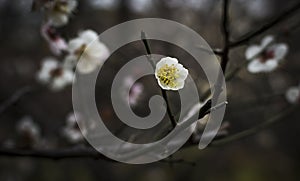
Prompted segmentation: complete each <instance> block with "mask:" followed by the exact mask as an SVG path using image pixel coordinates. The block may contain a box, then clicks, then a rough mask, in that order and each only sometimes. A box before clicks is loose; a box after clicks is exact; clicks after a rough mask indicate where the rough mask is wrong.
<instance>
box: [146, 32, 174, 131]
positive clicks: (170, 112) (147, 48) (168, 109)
mask: <svg viewBox="0 0 300 181" xmlns="http://www.w3.org/2000/svg"><path fill="white" fill-rule="evenodd" d="M141 39H142V41H143V44H144V46H145V48H146V51H147V58H148V60H149V62H150V63H151V65H152V67H153V69H155V65H154V62H153V60H152V59H151V48H150V45H149V42H148V40H147V38H146V34H145V32H143V31H142V32H141ZM160 90H161V93H162V96H163V98H164V100H165V101H166V107H167V113H168V116H169V118H170V120H171V124H172V126H173V128H175V127H176V125H177V123H176V120H175V117H174V115H173V114H172V111H171V105H170V101H169V100H168V95H167V91H166V90H164V89H162V88H160Z"/></svg>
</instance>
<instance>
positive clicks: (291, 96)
mask: <svg viewBox="0 0 300 181" xmlns="http://www.w3.org/2000/svg"><path fill="white" fill-rule="evenodd" d="M285 98H286V100H287V101H288V102H289V103H291V104H296V103H299V102H300V86H298V87H296V86H294V87H290V88H289V89H288V90H287V91H286V93H285Z"/></svg>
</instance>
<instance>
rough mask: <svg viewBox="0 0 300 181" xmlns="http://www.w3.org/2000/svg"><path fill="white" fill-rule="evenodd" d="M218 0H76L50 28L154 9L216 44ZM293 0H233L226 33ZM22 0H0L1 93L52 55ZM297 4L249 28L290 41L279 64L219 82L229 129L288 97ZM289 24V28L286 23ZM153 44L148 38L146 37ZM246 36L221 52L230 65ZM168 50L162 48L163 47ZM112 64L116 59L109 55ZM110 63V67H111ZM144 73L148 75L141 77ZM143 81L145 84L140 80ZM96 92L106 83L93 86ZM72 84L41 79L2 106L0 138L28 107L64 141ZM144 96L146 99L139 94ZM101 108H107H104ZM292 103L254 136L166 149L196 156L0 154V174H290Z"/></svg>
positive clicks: (45, 132)
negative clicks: (127, 158) (135, 161)
mask: <svg viewBox="0 0 300 181" xmlns="http://www.w3.org/2000/svg"><path fill="white" fill-rule="evenodd" d="M221 2H222V1H221V0H122V1H121V0H85V1H83V0H81V1H79V6H78V8H77V10H76V12H75V13H74V15H73V16H72V18H71V20H70V23H69V24H68V25H67V26H64V27H63V28H59V32H60V33H61V34H62V36H64V37H66V39H71V38H73V37H75V36H76V35H77V33H78V32H79V31H80V30H84V29H93V30H95V31H96V32H98V33H101V32H103V31H105V30H106V29H108V28H110V27H112V26H114V25H117V24H119V23H122V22H125V21H127V20H132V19H136V18H145V17H157V18H166V19H170V20H174V21H177V22H179V23H182V24H184V25H186V26H188V27H190V28H191V29H193V30H194V31H196V32H198V33H199V34H200V35H201V36H202V37H203V38H204V39H205V40H206V41H207V42H208V43H209V45H210V46H211V47H212V48H221V47H222V33H221V31H220V21H221V10H222V9H221V5H222V3H221ZM297 2H298V0H287V1H280V0H251V1H250V0H248V1H247V0H232V1H231V3H230V16H229V17H230V32H231V35H232V39H233V40H234V39H236V38H238V37H240V36H241V35H243V34H245V33H247V32H249V31H251V30H253V29H255V28H257V27H259V26H261V25H263V24H265V23H267V22H268V21H270V20H271V19H272V18H273V17H275V16H277V15H278V14H280V13H281V12H283V11H284V10H286V9H288V8H290V7H292V6H293V5H294V4H295V3H297ZM31 3H32V1H31V0H22V1H19V0H0V55H1V58H0V77H1V79H0V87H1V90H0V102H2V101H5V100H7V98H9V97H10V96H11V95H13V94H14V93H15V92H16V91H18V90H20V89H22V88H24V87H25V86H35V85H36V84H37V83H36V72H37V71H38V69H39V66H40V63H41V60H42V59H43V58H45V57H48V56H52V54H51V52H50V50H49V48H48V45H47V43H46V42H45V41H44V40H43V39H42V37H41V35H40V26H41V23H42V16H41V12H31ZM299 14H300V12H298V14H296V15H294V16H293V17H291V18H289V20H288V21H285V22H283V23H281V24H279V25H278V26H276V27H274V28H272V29H270V30H269V31H268V32H266V33H264V34H262V35H260V36H259V37H257V38H256V39H255V40H254V41H253V42H250V44H252V43H254V44H257V43H259V42H260V40H261V38H263V37H264V36H265V35H267V34H273V35H278V34H280V36H278V41H279V42H285V43H287V44H288V45H289V53H288V55H287V57H286V59H285V61H284V63H283V65H281V66H280V67H279V69H278V70H276V71H274V72H272V73H269V74H250V73H249V72H247V70H246V69H245V68H244V69H242V70H241V71H240V72H239V73H238V74H237V75H236V76H235V77H234V78H233V79H232V80H231V81H230V82H228V83H227V90H228V102H229V105H228V107H227V110H226V115H225V120H226V121H228V122H229V123H230V128H229V133H230V134H232V133H236V132H238V131H242V130H244V129H246V128H249V127H251V126H255V125H256V124H258V123H260V122H263V121H264V120H266V119H267V118H268V117H270V116H273V115H276V114H278V113H279V112H280V111H282V110H283V109H284V108H285V107H287V106H289V105H288V103H287V102H286V100H285V98H284V96H282V94H283V93H284V92H285V91H286V89H287V88H289V87H290V86H294V85H298V83H299V69H298V67H299V65H300V62H299V57H300V55H299V50H300V49H299V46H300V44H299V42H300V36H299V35H298V33H300V25H299V26H297V24H300V19H299ZM291 27H293V28H291ZM153 44H154V45H155V42H153ZM153 47H154V48H153V49H154V51H156V52H161V53H166V52H167V53H168V54H171V55H176V53H178V51H176V48H174V47H173V48H172V46H164V44H159V43H157V46H153ZM245 49H246V46H241V47H238V48H235V49H233V51H231V53H230V64H229V69H230V68H232V67H234V66H237V65H241V64H242V63H243V62H245V61H246V60H245V56H244V52H245ZM137 50H138V51H140V52H141V53H143V51H144V47H143V46H142V44H139V43H136V44H133V45H132V48H128V49H126V50H125V51H124V52H126V53H123V54H122V52H121V55H122V56H119V59H124V60H128V59H130V58H132V56H134V55H136V54H137V53H136V52H137ZM170 52H171V53H170ZM116 66H117V65H116ZM111 70H116V68H114V67H112V68H111ZM150 81H151V80H150ZM146 90H147V89H146ZM97 91H99V94H101V93H102V92H101V91H103V92H105V90H101V89H100V90H98V89H97ZM71 96H72V94H71V87H70V86H69V87H68V88H66V89H64V90H62V91H59V92H52V91H50V90H48V89H46V88H45V89H42V91H41V90H38V91H34V92H31V93H29V94H27V95H26V96H24V97H22V98H21V99H20V101H18V102H17V103H16V104H15V105H14V106H12V107H10V108H9V109H7V110H5V112H3V113H1V115H0V120H1V125H0V143H1V144H2V145H3V146H7V144H10V143H11V142H17V141H15V140H17V139H18V138H17V137H18V136H17V130H16V124H17V122H18V121H19V120H20V119H22V117H24V116H31V117H32V119H34V120H35V121H36V122H37V124H38V125H39V126H40V128H41V133H42V136H43V138H44V139H45V140H47V144H46V147H49V148H57V149H59V148H66V147H70V146H74V145H70V144H68V143H65V142H61V141H60V140H61V138H60V137H59V134H60V131H61V127H63V125H64V124H65V119H66V115H67V114H68V113H70V112H71V111H72V100H71ZM145 100H147V99H145ZM103 114H108V117H109V115H110V114H111V113H110V110H109V111H107V110H106V112H105V111H104V112H103ZM299 116H300V115H299V113H298V112H296V113H293V114H291V115H289V116H288V117H286V118H285V120H284V121H282V122H281V123H280V124H276V125H275V126H273V127H271V128H269V129H266V130H264V131H261V132H259V133H257V134H255V135H254V136H251V137H249V138H247V139H243V140H240V141H236V142H232V143H229V144H226V145H224V146H220V147H213V148H208V149H206V150H203V151H199V150H198V149H197V148H196V147H192V148H188V149H184V150H181V151H178V152H177V153H176V154H175V155H174V158H183V159H184V160H186V161H191V162H195V163H196V165H195V166H191V165H188V164H185V163H179V164H174V165H173V166H170V165H169V164H168V163H161V162H158V163H152V164H146V165H128V164H122V163H111V162H108V161H104V160H101V159H99V160H98V159H91V158H78V159H61V160H49V159H37V158H35V159H33V158H12V157H5V156H1V155H0V156H1V157H0V180H1V181H19V180H20V181H22V180H56V181H61V180H74V181H76V180H86V181H91V180H144V181H146V180H156V181H159V180H183V179H184V180H203V181H204V180H208V181H209V180H230V181H234V180H236V181H252V180H256V181H261V180H262V181H264V180H299V179H300V163H299V161H300V158H299V152H300V142H299V141H298V138H299V136H300V134H299V129H300V124H299V122H298V121H299Z"/></svg>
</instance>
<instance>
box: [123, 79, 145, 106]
mask: <svg viewBox="0 0 300 181" xmlns="http://www.w3.org/2000/svg"><path fill="white" fill-rule="evenodd" d="M133 81H134V80H133V78H132V77H130V76H129V77H126V78H125V80H124V84H123V89H122V90H126V89H128V88H130V90H129V95H126V91H124V92H122V97H123V98H124V99H125V101H127V100H128V99H129V104H130V105H131V106H136V105H137V103H138V101H139V99H140V97H141V95H142V93H143V91H144V86H143V84H142V83H134V82H133ZM130 86H131V87H130Z"/></svg>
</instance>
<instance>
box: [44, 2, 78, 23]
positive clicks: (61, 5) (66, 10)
mask: <svg viewBox="0 0 300 181" xmlns="http://www.w3.org/2000/svg"><path fill="white" fill-rule="evenodd" d="M44 7H45V9H46V13H47V19H48V23H50V24H51V25H53V26H57V27H59V26H63V25H65V24H67V23H68V21H69V16H70V15H71V14H72V12H73V11H74V10H75V8H76V7H77V1H76V0H53V1H50V2H48V3H46V4H45V6H44Z"/></svg>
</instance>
